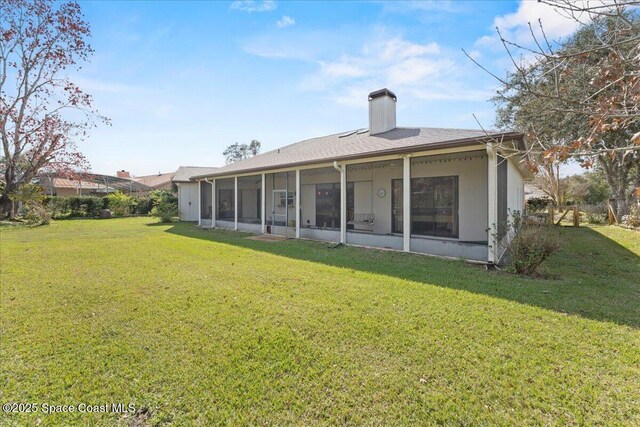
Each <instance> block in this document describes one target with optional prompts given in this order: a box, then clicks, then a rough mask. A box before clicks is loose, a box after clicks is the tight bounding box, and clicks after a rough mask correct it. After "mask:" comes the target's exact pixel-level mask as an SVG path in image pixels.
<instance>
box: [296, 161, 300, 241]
mask: <svg viewBox="0 0 640 427" xmlns="http://www.w3.org/2000/svg"><path fill="white" fill-rule="evenodd" d="M299 238H300V169H296V239H299Z"/></svg>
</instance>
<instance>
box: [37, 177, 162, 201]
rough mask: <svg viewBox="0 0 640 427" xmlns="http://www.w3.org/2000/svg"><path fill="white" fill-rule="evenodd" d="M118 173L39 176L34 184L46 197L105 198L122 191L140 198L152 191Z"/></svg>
mask: <svg viewBox="0 0 640 427" xmlns="http://www.w3.org/2000/svg"><path fill="white" fill-rule="evenodd" d="M124 174H125V172H124V171H119V172H118V176H111V175H100V174H94V173H83V174H80V175H78V177H74V178H69V177H63V176H60V175H56V174H40V175H38V176H37V177H36V183H37V184H38V185H40V186H41V187H42V189H43V191H44V193H45V194H46V195H48V196H61V197H70V196H99V197H102V196H106V195H107V194H109V193H113V192H116V191H122V192H123V193H125V194H129V195H131V196H135V197H142V196H144V195H146V194H148V193H149V191H151V190H152V188H151V187H149V186H147V185H144V184H142V183H139V182H136V181H134V180H132V179H131V178H129V177H128V172H126V174H127V175H126V176H125V175H124Z"/></svg>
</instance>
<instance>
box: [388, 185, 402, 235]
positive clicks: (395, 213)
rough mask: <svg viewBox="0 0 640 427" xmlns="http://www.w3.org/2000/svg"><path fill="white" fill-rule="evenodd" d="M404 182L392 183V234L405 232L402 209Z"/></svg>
mask: <svg viewBox="0 0 640 427" xmlns="http://www.w3.org/2000/svg"><path fill="white" fill-rule="evenodd" d="M402 200H403V194H402V180H401V179H394V180H392V181H391V232H392V233H402V232H403V230H404V223H403V207H402V203H403V202H402Z"/></svg>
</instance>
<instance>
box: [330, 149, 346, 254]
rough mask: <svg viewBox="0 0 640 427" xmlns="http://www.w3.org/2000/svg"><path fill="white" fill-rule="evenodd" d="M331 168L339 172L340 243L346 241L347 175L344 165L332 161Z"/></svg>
mask: <svg viewBox="0 0 640 427" xmlns="http://www.w3.org/2000/svg"><path fill="white" fill-rule="evenodd" d="M333 168H334V169H335V170H337V171H338V172H340V244H342V245H344V244H345V243H346V242H347V214H346V212H347V206H346V205H347V176H346V173H345V167H344V166H340V165H338V162H337V161H334V162H333Z"/></svg>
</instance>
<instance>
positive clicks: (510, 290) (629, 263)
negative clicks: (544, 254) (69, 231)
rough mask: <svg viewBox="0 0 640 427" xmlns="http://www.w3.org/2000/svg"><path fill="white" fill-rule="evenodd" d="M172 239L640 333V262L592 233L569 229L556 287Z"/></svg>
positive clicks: (228, 239) (229, 238)
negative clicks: (425, 287)
mask: <svg viewBox="0 0 640 427" xmlns="http://www.w3.org/2000/svg"><path fill="white" fill-rule="evenodd" d="M150 225H155V224H150ZM165 225H167V224H165ZM166 232H168V233H172V234H176V235H180V236H185V237H191V238H197V239H202V240H209V241H212V242H217V243H223V244H229V245H235V246H238V247H242V248H246V249H251V250H255V251H263V252H268V253H270V254H275V255H280V256H284V257H288V258H293V259H298V260H305V261H311V262H318V263H323V264H327V265H331V266H336V267H342V268H348V269H353V270H361V271H366V272H370V273H375V274H381V275H387V276H393V277H397V278H400V279H406V280H412V281H416V282H421V283H425V284H430V285H437V286H443V287H447V288H452V289H460V290H465V291H469V292H473V293H476V294H483V295H488V296H492V297H497V298H503V299H507V300H511V301H516V302H519V303H523V304H529V305H533V306H537V307H541V308H545V309H549V310H554V311H557V312H560V313H565V314H575V315H578V316H582V317H585V318H589V319H593V320H599V321H608V322H614V323H617V324H622V325H627V326H631V327H633V328H640V257H639V256H638V255H636V254H635V253H633V252H631V251H630V250H628V249H627V248H625V247H624V246H622V245H620V244H619V243H617V242H615V241H614V240H611V239H609V238H607V237H606V236H604V235H603V234H601V233H598V232H597V231H595V230H593V229H592V228H587V227H581V228H578V229H574V228H569V227H566V228H563V229H562V234H563V236H562V237H563V241H564V244H563V247H562V249H561V250H560V251H559V252H558V253H556V254H554V255H553V256H552V257H551V258H550V259H549V260H548V261H547V262H546V263H545V265H544V270H545V271H546V273H548V274H550V275H552V276H554V277H557V278H556V279H534V278H525V277H520V276H517V275H515V274H510V273H505V272H495V271H492V272H490V271H486V270H485V269H484V267H479V266H473V265H469V264H467V263H464V262H463V261H449V260H444V259H440V258H435V257H428V256H423V255H417V254H408V253H402V252H392V251H384V250H375V249H365V248H358V247H351V246H336V245H335V244H331V243H323V242H317V241H310V240H295V239H291V240H284V241H280V242H265V241H258V240H252V239H247V237H248V236H249V235H248V234H247V233H243V232H237V231H226V230H220V229H216V230H202V229H198V228H197V227H196V226H195V225H194V224H193V223H186V222H183V223H176V224H172V225H171V226H170V228H168V229H167V230H166ZM256 268H258V267H256Z"/></svg>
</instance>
